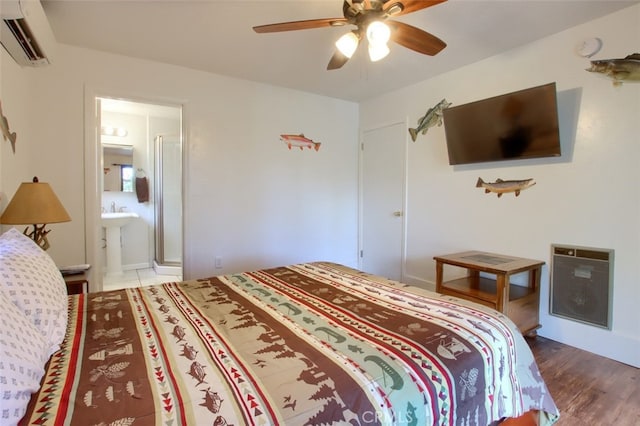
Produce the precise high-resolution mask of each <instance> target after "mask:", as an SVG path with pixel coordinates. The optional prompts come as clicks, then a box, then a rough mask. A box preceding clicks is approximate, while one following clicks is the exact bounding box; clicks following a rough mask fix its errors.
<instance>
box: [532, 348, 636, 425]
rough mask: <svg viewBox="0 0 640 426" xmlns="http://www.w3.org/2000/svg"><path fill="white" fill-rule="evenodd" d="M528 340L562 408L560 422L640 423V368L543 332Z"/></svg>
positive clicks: (598, 423)
mask: <svg viewBox="0 0 640 426" xmlns="http://www.w3.org/2000/svg"><path fill="white" fill-rule="evenodd" d="M527 343H528V344H529V346H530V347H531V350H532V351H533V355H534V356H535V358H536V362H537V363H538V367H539V368H540V373H541V374H542V377H543V378H544V380H545V382H546V383H547V387H548V388H549V392H550V393H551V396H552V397H553V400H554V401H555V403H556V405H557V406H558V408H559V409H560V420H559V421H558V423H556V425H559V426H574V425H579V426H591V425H594V426H595V425H602V426H605V425H615V426H638V425H640V369H638V368H635V367H632V366H629V365H626V364H622V363H620V362H617V361H613V360H610V359H608V358H604V357H601V356H598V355H595V354H592V353H590V352H586V351H583V350H580V349H576V348H574V347H571V346H567V345H564V344H562V343H558V342H555V341H553V340H549V339H545V338H543V337H539V336H538V337H535V338H527Z"/></svg>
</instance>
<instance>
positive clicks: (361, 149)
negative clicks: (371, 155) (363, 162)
mask: <svg viewBox="0 0 640 426" xmlns="http://www.w3.org/2000/svg"><path fill="white" fill-rule="evenodd" d="M360 151H364V142H360Z"/></svg>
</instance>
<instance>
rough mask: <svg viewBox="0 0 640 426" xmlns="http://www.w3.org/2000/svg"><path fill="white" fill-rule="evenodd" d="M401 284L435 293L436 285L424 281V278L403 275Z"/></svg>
mask: <svg viewBox="0 0 640 426" xmlns="http://www.w3.org/2000/svg"><path fill="white" fill-rule="evenodd" d="M402 282H403V283H405V284H409V285H413V286H416V287H420V288H423V289H425V290H429V291H436V283H434V282H433V281H428V280H425V279H424V278H420V277H416V276H413V275H405V276H404V277H403V278H402Z"/></svg>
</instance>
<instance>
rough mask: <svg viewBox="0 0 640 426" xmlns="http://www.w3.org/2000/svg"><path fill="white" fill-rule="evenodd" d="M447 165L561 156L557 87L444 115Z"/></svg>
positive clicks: (452, 109) (453, 109) (502, 97)
mask: <svg viewBox="0 0 640 426" xmlns="http://www.w3.org/2000/svg"><path fill="white" fill-rule="evenodd" d="M443 118H444V129H445V135H446V138H447V150H448V152H449V164H451V165H456V164H469V163H482V162H487V161H500V160H517V159H524V158H538V157H557V156H559V155H560V134H559V129H558V107H557V103H556V84H555V83H549V84H545V85H543V86H537V87H532V88H529V89H524V90H520V91H517V92H513V93H507V94H505V95H500V96H495V97H493V98H488V99H484V100H481V101H476V102H471V103H468V104H464V105H459V106H454V107H450V108H447V109H445V110H443Z"/></svg>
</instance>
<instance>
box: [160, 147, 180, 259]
mask: <svg viewBox="0 0 640 426" xmlns="http://www.w3.org/2000/svg"><path fill="white" fill-rule="evenodd" d="M164 137H165V136H163V135H156V136H155V137H154V138H153V144H154V147H153V150H154V162H155V164H154V182H153V187H154V220H155V226H154V232H155V238H154V246H155V247H154V262H155V264H157V265H158V266H160V267H163V266H179V267H181V268H182V267H183V264H184V262H183V258H182V255H181V257H180V261H179V262H178V261H172V260H166V259H165V257H164V254H165V247H164V246H165V241H164V197H163V196H161V194H163V187H164V185H163V180H164V175H163V168H164V164H163V160H164V150H163V149H161V146H162V140H163V138H164ZM172 137H173V136H172ZM175 137H176V138H178V144H179V146H180V151H181V152H182V140H181V137H180V136H175ZM181 157H182V155H181ZM179 168H180V170H179V175H180V177H181V180H182V179H183V178H184V176H183V164H182V163H180V164H179ZM180 187H181V198H182V189H183V184H182V182H181V185H180ZM181 208H182V202H181ZM181 216H182V214H181ZM181 222H182V220H181ZM181 239H184V234H182V236H181Z"/></svg>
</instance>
